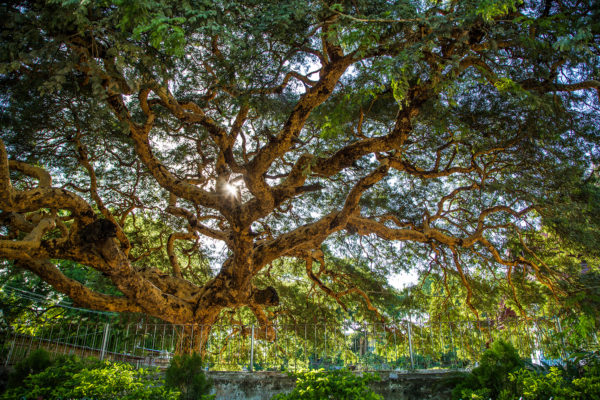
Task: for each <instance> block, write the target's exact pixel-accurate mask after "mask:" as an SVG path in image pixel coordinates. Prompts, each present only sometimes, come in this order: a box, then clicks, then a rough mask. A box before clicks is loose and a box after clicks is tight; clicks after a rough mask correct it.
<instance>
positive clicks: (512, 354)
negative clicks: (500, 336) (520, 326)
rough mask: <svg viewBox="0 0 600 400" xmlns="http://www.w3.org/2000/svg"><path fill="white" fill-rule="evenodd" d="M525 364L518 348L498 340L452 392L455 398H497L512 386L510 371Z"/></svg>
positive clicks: (480, 399) (459, 399)
mask: <svg viewBox="0 0 600 400" xmlns="http://www.w3.org/2000/svg"><path fill="white" fill-rule="evenodd" d="M523 366H524V363H523V361H521V359H520V358H519V353H518V352H517V350H516V349H515V348H514V347H513V346H512V345H511V344H510V343H507V342H504V341H502V340H498V341H496V342H494V343H493V344H492V346H491V347H490V348H489V349H488V350H486V351H485V353H483V355H482V356H481V360H480V362H479V366H478V367H476V368H473V371H471V373H470V374H468V375H467V376H466V377H465V380H464V382H463V383H461V384H459V385H457V386H456V387H455V388H454V390H453V392H452V399H453V400H466V399H469V400H488V399H497V398H498V396H499V395H500V393H501V392H502V391H505V390H507V387H509V386H511V385H512V383H511V380H510V373H511V372H515V371H518V370H519V369H521V368H522V367H523Z"/></svg>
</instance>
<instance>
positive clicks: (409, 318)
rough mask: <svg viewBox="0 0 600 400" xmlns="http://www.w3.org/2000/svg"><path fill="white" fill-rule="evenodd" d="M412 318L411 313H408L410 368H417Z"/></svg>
mask: <svg viewBox="0 0 600 400" xmlns="http://www.w3.org/2000/svg"><path fill="white" fill-rule="evenodd" d="M411 324H412V319H411V316H410V313H409V314H408V352H409V354H410V368H411V369H415V360H414V358H413V345H412V329H411V326H410V325H411Z"/></svg>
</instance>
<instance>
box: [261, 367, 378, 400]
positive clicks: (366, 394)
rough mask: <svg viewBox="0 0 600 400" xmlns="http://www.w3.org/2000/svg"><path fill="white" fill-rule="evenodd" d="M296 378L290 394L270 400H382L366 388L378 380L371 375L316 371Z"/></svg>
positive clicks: (280, 395) (344, 371) (341, 371)
mask: <svg viewBox="0 0 600 400" xmlns="http://www.w3.org/2000/svg"><path fill="white" fill-rule="evenodd" d="M296 378H297V380H296V387H295V388H294V390H293V391H292V392H291V393H287V394H284V393H281V394H278V395H276V396H274V397H273V398H272V400H323V399H335V400H383V397H381V396H380V395H378V394H376V393H375V392H373V390H372V389H371V388H370V387H369V386H368V383H369V382H372V381H375V380H378V379H379V377H377V376H376V375H373V374H364V375H363V376H358V375H356V374H354V373H352V372H350V371H347V370H340V371H330V372H325V371H324V370H318V371H309V372H304V373H300V374H296Z"/></svg>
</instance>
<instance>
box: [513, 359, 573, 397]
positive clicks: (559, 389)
mask: <svg viewBox="0 0 600 400" xmlns="http://www.w3.org/2000/svg"><path fill="white" fill-rule="evenodd" d="M510 380H511V381H512V382H514V383H515V386H514V390H505V392H504V393H503V398H502V399H501V400H512V399H513V398H517V399H518V398H519V397H521V398H523V400H537V399H540V400H541V399H543V400H546V399H550V398H553V399H557V400H558V399H570V398H572V397H570V395H571V393H570V388H569V384H568V382H567V381H566V380H565V379H564V378H563V373H562V371H560V370H559V369H558V368H556V367H552V368H550V372H548V373H547V374H540V373H537V372H535V371H531V370H528V369H525V368H523V369H520V370H518V371H516V372H513V373H511V374H510Z"/></svg>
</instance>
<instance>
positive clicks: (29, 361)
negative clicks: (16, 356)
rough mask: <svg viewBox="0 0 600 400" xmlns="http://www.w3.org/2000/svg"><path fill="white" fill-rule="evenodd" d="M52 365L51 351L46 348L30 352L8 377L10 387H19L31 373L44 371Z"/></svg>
mask: <svg viewBox="0 0 600 400" xmlns="http://www.w3.org/2000/svg"><path fill="white" fill-rule="evenodd" d="M51 365H52V360H51V359H50V353H49V352H47V351H46V350H44V349H37V350H35V351H33V352H31V353H30V354H29V356H28V357H27V358H25V359H23V360H21V361H19V362H18V363H17V364H16V365H15V368H14V370H13V371H12V372H11V374H10V375H9V377H8V387H9V388H14V387H19V386H21V385H22V384H23V381H24V380H25V378H27V377H28V376H29V375H31V374H37V373H39V372H42V371H43V370H45V369H46V368H48V367H49V366H51Z"/></svg>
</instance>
